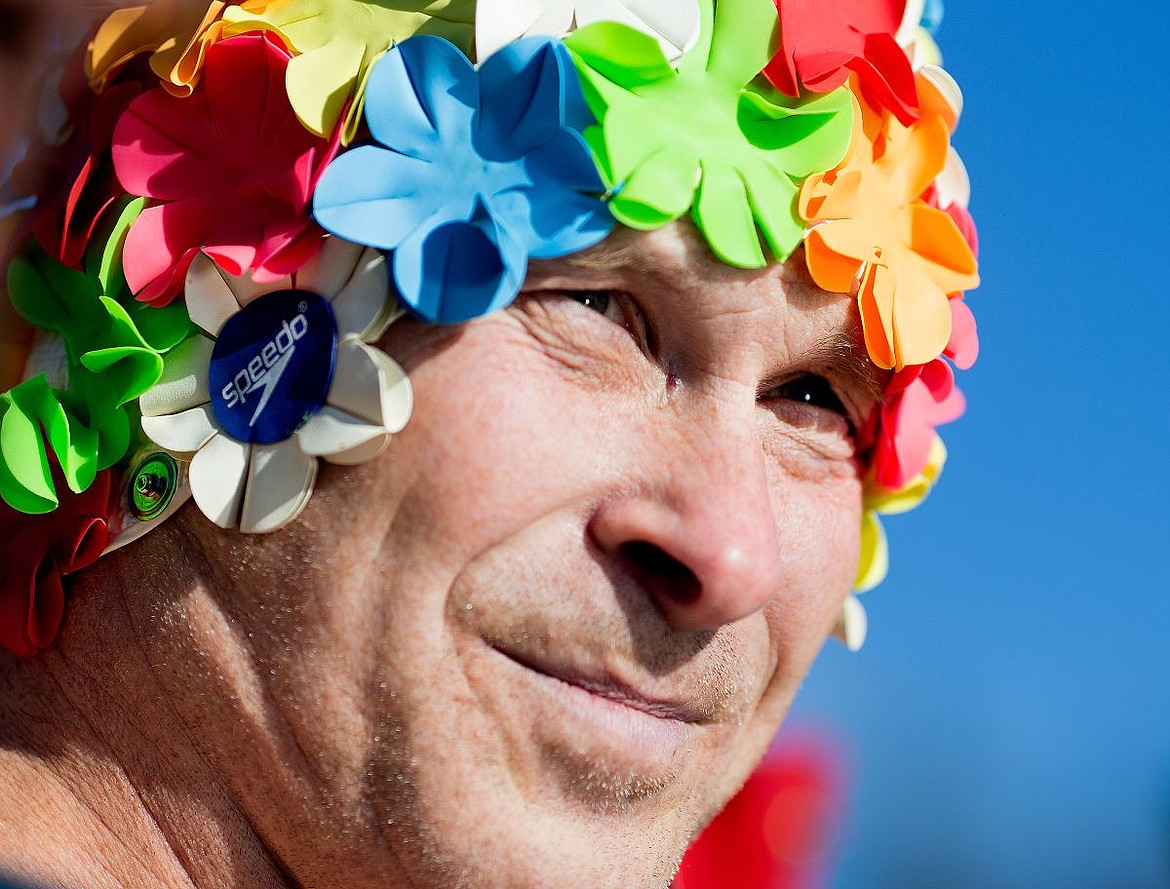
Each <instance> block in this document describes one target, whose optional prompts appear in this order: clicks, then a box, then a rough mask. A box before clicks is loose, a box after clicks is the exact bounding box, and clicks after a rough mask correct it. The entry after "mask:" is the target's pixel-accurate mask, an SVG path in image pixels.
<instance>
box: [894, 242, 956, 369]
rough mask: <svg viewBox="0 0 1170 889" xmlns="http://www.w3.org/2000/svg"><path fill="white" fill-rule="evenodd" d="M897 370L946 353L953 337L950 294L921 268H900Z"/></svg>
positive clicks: (896, 311)
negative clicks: (948, 298) (943, 352)
mask: <svg viewBox="0 0 1170 889" xmlns="http://www.w3.org/2000/svg"><path fill="white" fill-rule="evenodd" d="M890 320H891V321H892V323H893V339H892V340H891V342H892V343H893V346H894V352H895V355H896V356H897V360H896V363H895V366H894V367H895V370H901V369H902V368H903V367H905V366H906V365H907V364H926V363H928V362H930V361H933V360H934V359H935V358H937V357H938V356H939V355H941V354H942V351H943V349H945V348H946V346H947V340H949V339H950V337H951V309H950V305H949V304H948V300H947V295H946V294H945V293H944V292H943V291H941V290H940V289H939V288H938V285H936V284H935V283H934V282H933V281H932V280H931V279H930V278H929V277H928V276H927V275H926V274H924V273H923V272H922V270H921V269H919V268H917V267H916V266H910V265H908V266H906V267H905V268H902V269H899V271H898V276H897V285H896V290H895V292H894V294H893V312H892V316H891V317H890Z"/></svg>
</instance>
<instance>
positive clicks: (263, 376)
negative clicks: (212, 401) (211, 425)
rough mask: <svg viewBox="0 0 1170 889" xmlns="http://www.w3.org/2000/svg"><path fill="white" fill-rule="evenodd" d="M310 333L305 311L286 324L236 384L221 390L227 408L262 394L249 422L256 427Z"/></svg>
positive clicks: (264, 347) (260, 350)
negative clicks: (306, 335) (301, 343)
mask: <svg viewBox="0 0 1170 889" xmlns="http://www.w3.org/2000/svg"><path fill="white" fill-rule="evenodd" d="M302 306H303V304H302ZM308 332H309V320H308V319H307V318H306V317H305V314H304V311H303V310H302V311H301V313H300V314H298V315H297V316H296V317H295V318H293V319H292V321H284V322H282V324H281V328H280V330H279V331H277V334H276V336H274V337H273V338H272V339H271V340H269V341H268V342H266V343H265V344H264V345H263V346H261V347H260V348H259V350H257V352H256V354H255V355H253V356H252V358H251V359H249V361H248V363H247V364H245V365H244V367H243V368H241V370H240V371H239V373H237V374H236V375H235V376H234V377H232V381H231V382H230V383H228V384H227V385H226V386H224V387H223V389H222V390H221V391H220V393H219V394H220V397H221V398H223V402H224V406H225V407H227V408H228V409H229V410H230V409H232V408H236V407H242V406H243V405H245V404H246V403H247V401H248V396H249V395H253V394H255V393H256V392H258V391H260V392H261V394H260V401H259V403H258V404H257V405H256V410H255V412H254V413H253V414H252V419H251V420H250V421H249V422H248V425H249V426H255V425H256V421H257V420H258V419H260V415H261V414H262V413H263V412H264V408H266V407H267V406H268V402H269V400H270V399H271V398H272V393H273V392H274V391H275V389H276V386H277V384H278V383H279V382H280V378H281V377H282V376H284V372H285V370H287V369H288V365H289V362H290V361H291V360H292V357H293V353H294V352H296V349H297V342H298V341H300V340H302V339H304V337H305V334H307V333H308Z"/></svg>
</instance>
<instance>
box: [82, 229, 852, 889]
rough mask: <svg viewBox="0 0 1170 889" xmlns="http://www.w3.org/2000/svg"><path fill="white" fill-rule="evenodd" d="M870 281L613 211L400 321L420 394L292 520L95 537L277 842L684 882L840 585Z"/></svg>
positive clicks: (310, 867) (182, 702)
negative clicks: (538, 258)
mask: <svg viewBox="0 0 1170 889" xmlns="http://www.w3.org/2000/svg"><path fill="white" fill-rule="evenodd" d="M610 266H613V267H612V268H610ZM582 290H588V291H607V290H608V291H614V292H613V293H612V294H611V296H610V298H609V305H608V306H606V305H605V300H604V298H603V297H601V296H594V297H592V298H585V299H586V303H590V304H583V303H582V302H580V301H579V300H580V299H581V298H582V297H581V294H580V293H578V294H577V298H576V299H574V298H571V297H570V296H568V295H566V294H567V292H568V291H582ZM602 310H604V311H602ZM851 311H852V310H851V306H850V301H849V300H848V298H847V297H844V296H836V295H827V294H823V293H820V292H818V291H816V290H815V289H814V288H813V287H812V286H811V284H809V283H808V282H807V279H806V277H805V275H804V272H803V263H802V260H801V259H800V257H796V258H795V259H794V260H793V261H792V262H790V263H789V264H788V265H787V266H773V267H771V268H768V269H765V270H761V271H754V272H749V271H742V270H735V269H730V268H728V267H725V266H722V265H719V264H718V263H716V262H715V261H714V260H712V259H710V258H709V256H708V255H707V254H706V252H705V248H704V247H703V246H702V245H701V243H700V242H699V241H698V239H697V238H696V237H695V236H694V235H693V234H692V233H691V231H690V230H689V229H688V228H684V227H673V228H669V229H665V230H662V231H659V232H657V233H653V234H650V235H645V234H635V233H633V232H628V231H627V232H620V233H618V234H616V235H615V236H613V237H612V238H611V239H610V241H608V242H606V244H604V245H603V246H602V247H601V248H600V250H599V251H591V252H590V253H587V254H582V255H580V256H578V257H573V258H570V259H569V260H562V261H556V262H548V263H541V264H539V265H538V266H536V267H534V268H533V269H532V270H531V273H530V276H529V281H528V284H527V287H526V294H525V295H524V296H523V297H522V298H521V299H520V300H518V302H517V303H516V304H515V305H514V306H513V307H512V308H510V309H508V310H506V311H504V312H502V313H499V314H497V315H495V316H492V317H488V318H484V319H480V320H478V321H475V322H472V323H470V324H467V325H465V326H462V327H460V328H427V327H423V326H420V325H417V324H413V323H411V322H404V323H400V324H398V325H395V326H394V327H393V328H391V331H390V333H389V334H388V335H387V337H386V339H385V341H384V342H383V347H384V348H385V349H386V350H387V351H388V352H389V353H390V354H392V355H394V356H395V357H396V358H397V359H398V360H399V361H401V362H402V363H403V364H404V365H405V366H406V367H407V368H408V370H409V371H410V373H411V378H412V381H413V384H414V386H415V390H416V400H417V407H416V413H415V416H414V418H413V419H412V421H411V423H410V425H409V426H408V428H407V429H406V431H404V432H403V433H402V434H401V435H399V436H398V437H397V438H396V439H395V441H394V442H393V444H392V445H391V448H390V450H389V451H388V452H387V453H386V454H384V455H383V456H382V457H381V458H379V459H378V460H376V461H375V462H374V463H372V464H368V465H366V466H362V467H358V468H356V469H346V470H341V469H330V470H327V471H326V473H325V475H324V477H323V478H322V480H321V482H320V484H319V487H318V492H317V494H316V495H315V496H314V498H313V500H312V502H311V504H310V506H309V508H308V509H307V511H306V512H305V513H304V515H303V517H302V519H301V520H300V521H299V522H298V523H297V524H296V525H295V526H293V527H292V528H290V529H287V530H286V531H284V532H280V533H277V534H275V535H270V536H266V537H255V538H245V537H242V536H239V535H234V534H228V533H225V532H221V531H219V530H218V529H215V528H213V527H211V526H210V525H209V524H208V523H207V522H205V521H204V520H203V519H202V517H201V516H199V515H198V514H197V513H196V512H195V510H194V509H193V508H188V509H187V510H186V511H185V512H184V513H183V514H182V515H181V516H180V517H179V519H177V520H176V521H174V522H172V523H171V524H170V525H168V526H164V527H163V528H162V529H160V530H159V531H157V532H155V533H154V534H153V535H151V536H150V537H147V538H146V539H145V540H144V542H143V543H141V544H139V545H138V546H137V547H136V548H131V550H130V551H128V552H126V553H125V554H119V555H117V556H115V557H113V558H112V559H108V560H106V561H105V562H103V563H100V564H101V565H102V566H105V567H104V568H103V570H104V571H106V572H107V573H109V574H112V575H117V576H119V577H121V578H122V583H123V584H124V585H127V586H128V585H129V584H131V583H132V580H131V579H132V578H138V579H141V577H142V573H141V566H142V565H144V564H146V565H150V566H152V568H151V571H152V574H151V577H152V581H153V583H154V584H155V586H156V589H155V590H153V591H152V592H151V593H150V594H149V595H144V594H142V592H141V591H139V592H134V593H131V594H129V596H128V598H129V601H128V609H129V622H130V624H131V625H132V626H133V632H134V634H135V636H136V637H137V639H138V644H140V645H141V646H142V647H143V649H144V652H145V658H146V660H147V661H149V662H150V663H151V664H152V665H153V666H152V671H153V673H154V678H155V679H157V680H158V681H159V684H160V687H161V688H162V689H163V692H162V693H163V695H164V696H165V697H166V699H167V702H168V706H169V707H171V708H173V712H174V713H175V714H177V716H178V720H179V722H180V723H181V725H182V732H183V734H184V735H185V736H186V738H187V739H189V741H190V742H191V744H192V745H193V746H194V747H195V748H196V749H197V750H198V752H199V755H200V757H201V759H202V760H203V762H205V763H206V764H208V765H209V766H210V769H211V770H212V771H213V772H214V773H215V774H216V775H217V776H218V777H219V780H222V782H223V786H224V788H225V793H226V794H227V795H228V796H229V797H230V799H231V800H232V801H233V805H234V806H236V807H238V811H239V813H240V814H241V815H242V818H243V820H244V822H246V823H247V825H249V829H254V830H255V831H256V834H257V835H258V837H259V838H260V840H261V842H262V844H263V845H264V847H265V848H266V849H267V850H268V851H269V853H270V854H271V856H272V857H273V858H274V859H275V860H278V861H279V862H280V866H281V867H282V868H283V869H284V870H285V871H286V872H287V873H289V874H292V875H294V876H295V878H296V880H297V882H298V883H299V884H300V885H306V886H307V885H311V886H314V887H326V886H349V885H363V884H365V883H367V882H368V883H370V884H376V885H380V886H391V887H394V886H427V887H430V886H435V887H449V886H509V887H544V886H564V885H576V886H590V887H610V886H612V887H630V886H646V887H657V886H665V885H666V884H667V883H668V882H669V879H670V876H671V874H672V873H673V870H674V868H675V866H676V865H677V861H678V859H679V858H680V856H681V854H682V851H683V849H684V848H685V846H686V844H687V842H688V841H689V839H690V838H691V837H692V836H693V835H694V833H695V832H696V831H697V830H698V829H699V828H700V827H701V825H702V824H703V823H704V822H705V821H706V820H707V819H708V818H709V817H710V816H711V815H712V814H713V813H714V812H715V811H716V810H717V809H718V807H719V806H720V805H721V804H722V803H723V802H724V801H725V800H726V799H727V798H728V797H729V796H730V795H731V794H732V793H733V792H734V790H735V789H736V787H737V786H738V785H739V784H740V782H742V780H743V779H744V778H745V777H746V775H747V774H748V772H749V771H750V770H751V768H752V767H753V765H754V764H755V762H756V761H757V759H758V757H759V756H760V755H761V753H762V751H763V749H764V748H765V746H766V745H767V743H768V742H769V740H770V738H771V737H772V734H773V733H774V731H775V729H776V728H777V726H778V725H779V723H780V721H781V719H782V718H783V715H784V713H785V712H786V710H787V708H788V706H789V704H790V702H791V700H792V697H793V695H794V694H795V692H796V689H797V687H798V685H799V684H800V682H801V680H802V678H803V677H804V675H805V673H806V671H807V669H808V667H809V665H810V663H811V661H812V659H813V658H814V656H815V654H816V653H817V651H818V650H819V648H820V646H821V644H822V642H823V641H824V639H825V637H826V635H827V633H828V632H829V630H830V628H831V627H832V625H833V623H834V620H835V617H836V615H837V614H838V612H839V610H840V606H841V603H842V600H843V598H844V597H845V595H846V594H847V592H848V591H849V588H850V583H851V580H852V578H853V575H854V572H855V569H856V565H857V558H858V552H857V548H858V527H859V522H860V483H859V479H858V468H857V466H856V464H855V460H854V446H853V441H852V439H851V436H850V429H849V422H848V419H847V418H846V416H843V415H842V414H841V412H840V410H839V409H836V408H835V406H834V405H832V404H831V403H830V402H831V399H826V398H825V397H824V394H823V391H822V390H821V389H818V388H817V387H816V386H815V385H814V386H813V387H812V388H811V390H810V387H809V385H808V377H807V375H810V374H811V375H816V376H818V377H822V378H824V379H825V380H827V381H828V382H829V383H830V384H831V386H832V388H833V390H835V392H836V393H837V394H838V395H839V397H840V401H841V402H842V407H843V409H844V411H845V412H846V414H847V415H848V416H850V417H852V418H853V419H854V420H857V421H859V420H860V418H861V417H862V416H863V415H864V414H865V413H866V412H867V411H868V410H870V409H872V406H873V403H874V399H875V395H874V381H873V380H872V379H870V377H869V375H868V371H867V370H866V364H865V362H864V361H862V360H858V359H857V357H856V355H857V351H856V350H850V348H849V343H850V342H851V341H852V338H853V337H854V335H855V334H854V329H855V325H856V321H855V317H854V316H853V315H852V314H851ZM835 340H836V341H838V342H837V343H836V345H835V346H833V345H831V344H832V343H833V342H834V341H835ZM861 354H864V353H863V352H861ZM810 392H811V395H809V393H810ZM806 395H808V396H809V399H810V400H811V403H806V401H805V400H804V397H805V396H806ZM176 551H182V554H181V557H180V558H178V559H176V558H175V553H176ZM77 598H78V599H80V598H81V593H80V592H79V594H78V597H77ZM95 619H96V618H95ZM407 875H408V878H407ZM250 879H252V880H253V881H254V880H255V877H254V876H253V877H250ZM243 884H244V883H241V885H243Z"/></svg>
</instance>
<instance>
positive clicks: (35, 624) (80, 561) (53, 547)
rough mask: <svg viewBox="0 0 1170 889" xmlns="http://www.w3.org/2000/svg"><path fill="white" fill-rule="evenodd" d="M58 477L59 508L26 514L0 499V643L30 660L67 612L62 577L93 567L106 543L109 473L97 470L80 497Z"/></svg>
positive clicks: (54, 635)
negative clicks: (0, 544)
mask: <svg viewBox="0 0 1170 889" xmlns="http://www.w3.org/2000/svg"><path fill="white" fill-rule="evenodd" d="M54 473H55V474H56V475H58V478H57V479H56V481H57V485H56V487H57V490H58V491H65V492H66V493H65V494H64V496H62V497H61V504H60V506H58V507H57V509H55V510H54V511H53V512H50V513H47V514H45V515H37V516H33V515H25V514H24V513H22V512H17V511H16V510H14V509H12V507H10V506H9V505H8V504H7V503H4V502H3V501H2V500H0V539H2V540H3V541H4V544H3V546H4V554H3V556H2V557H0V645H3V646H4V647H5V648H7V649H8V650H9V651H11V652H12V653H13V654H15V655H17V656H18V657H32V656H33V655H35V654H36V653H37V652H38V651H40V650H41V649H42V648H47V647H48V646H49V645H51V644H52V643H53V640H55V639H56V638H57V633H58V632H59V631H60V629H61V620H62V618H63V616H64V614H65V590H64V587H63V586H62V584H61V578H62V577H63V576H65V575H67V574H73V573H74V572H76V571H80V570H82V569H83V568H86V567H88V566H89V565H92V564H93V563H94V562H96V561H97V560H98V558H99V557H100V556H101V554H102V552H103V551H104V550H105V548H106V543H107V542H108V537H109V534H108V521H109V519H110V516H111V512H112V505H111V502H110V501H111V498H110V493H111V491H110V472H109V470H107V471H105V472H99V473H98V476H97V479H96V480H95V481H94V483H93V484H92V485H90V487H89V488H88V489H87V490H86V491H85V492H84V493H82V494H73V493H70V492H69V491H68V488H66V486H65V483H64V479H62V478H60V477H59V471H58V470H56V467H54Z"/></svg>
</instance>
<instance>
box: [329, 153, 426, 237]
mask: <svg viewBox="0 0 1170 889" xmlns="http://www.w3.org/2000/svg"><path fill="white" fill-rule="evenodd" d="M443 175H444V173H443V170H442V167H441V166H440V165H438V164H431V163H429V162H427V161H422V160H417V159H415V158H411V157H408V156H406V155H403V154H398V153H396V152H392V151H386V150H384V149H381V148H377V147H375V146H373V145H363V146H360V147H358V148H355V149H352V150H351V151H347V152H346V153H345V154H343V155H341V156H340V157H339V158H337V160H335V161H334V162H333V163H331V164H330V165H329V166H328V167H327V168H326V170H325V173H324V174H323V175H322V176H321V182H320V183H319V184H318V186H317V191H316V193H315V194H314V196H313V215H314V216H315V217H316V219H317V222H318V223H320V225H321V227H322V228H324V229H326V230H328V231H330V232H332V233H333V234H335V235H338V236H339V237H342V238H345V239H346V240H349V241H353V242H354V243H357V244H366V245H369V246H371V247H380V248H382V249H383V250H395V249H397V248H398V247H399V245H400V244H401V243H402V241H403V240H404V239H405V238H406V237H407V236H408V235H410V234H411V233H412V232H415V231H417V229H418V228H419V226H420V225H422V224H423V223H424V222H425V221H426V220H427V219H428V218H430V216H431V215H432V214H433V213H434V212H435V211H436V210H438V209H439V207H438V205H437V201H436V199H435V195H434V193H435V192H436V191H438V190H439V189H440V188H442V186H441V185H440V183H439V180H440V178H441V177H442V176H443Z"/></svg>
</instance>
